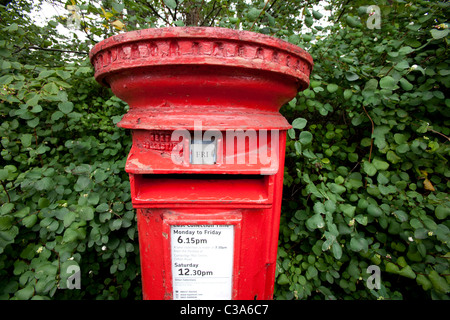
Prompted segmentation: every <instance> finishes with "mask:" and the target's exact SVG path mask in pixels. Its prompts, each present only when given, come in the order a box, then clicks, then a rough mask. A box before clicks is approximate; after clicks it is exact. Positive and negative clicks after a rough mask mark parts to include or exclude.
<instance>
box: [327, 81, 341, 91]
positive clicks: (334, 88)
mask: <svg viewBox="0 0 450 320" xmlns="http://www.w3.org/2000/svg"><path fill="white" fill-rule="evenodd" d="M337 89H339V86H338V85H337V84H334V83H329V84H328V85H327V90H328V92H329V93H334V92H336V91H337Z"/></svg>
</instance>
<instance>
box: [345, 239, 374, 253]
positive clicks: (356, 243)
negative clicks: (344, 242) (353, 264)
mask: <svg viewBox="0 0 450 320" xmlns="http://www.w3.org/2000/svg"><path fill="white" fill-rule="evenodd" d="M350 249H351V250H352V251H355V252H359V251H363V252H367V250H368V249H369V243H368V242H367V240H366V239H364V238H359V237H358V238H357V237H353V238H352V239H351V240H350Z"/></svg>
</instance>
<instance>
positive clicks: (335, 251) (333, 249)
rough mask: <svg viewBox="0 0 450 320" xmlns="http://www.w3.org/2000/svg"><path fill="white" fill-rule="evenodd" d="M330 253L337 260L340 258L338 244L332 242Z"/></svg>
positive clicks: (339, 246) (340, 251) (340, 249)
mask: <svg viewBox="0 0 450 320" xmlns="http://www.w3.org/2000/svg"><path fill="white" fill-rule="evenodd" d="M331 252H332V253H333V255H334V257H335V258H336V259H337V260H339V259H341V257H342V248H341V245H340V244H339V243H338V242H333V244H332V245H331Z"/></svg>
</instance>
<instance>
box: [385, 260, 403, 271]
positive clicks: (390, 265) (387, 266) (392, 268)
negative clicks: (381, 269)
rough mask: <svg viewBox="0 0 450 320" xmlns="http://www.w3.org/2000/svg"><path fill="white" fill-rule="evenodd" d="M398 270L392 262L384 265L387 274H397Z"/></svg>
mask: <svg viewBox="0 0 450 320" xmlns="http://www.w3.org/2000/svg"><path fill="white" fill-rule="evenodd" d="M399 271H400V269H399V268H398V266H397V265H395V264H393V263H392V262H388V263H386V272H389V273H399Z"/></svg>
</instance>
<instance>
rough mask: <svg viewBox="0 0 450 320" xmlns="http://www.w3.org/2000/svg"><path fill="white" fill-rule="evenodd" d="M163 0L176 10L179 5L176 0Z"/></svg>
mask: <svg viewBox="0 0 450 320" xmlns="http://www.w3.org/2000/svg"><path fill="white" fill-rule="evenodd" d="M163 1H164V4H165V5H166V6H167V7H169V8H170V9H172V10H175V8H176V7H177V3H176V1H175V0H163ZM118 12H119V11H118Z"/></svg>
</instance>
